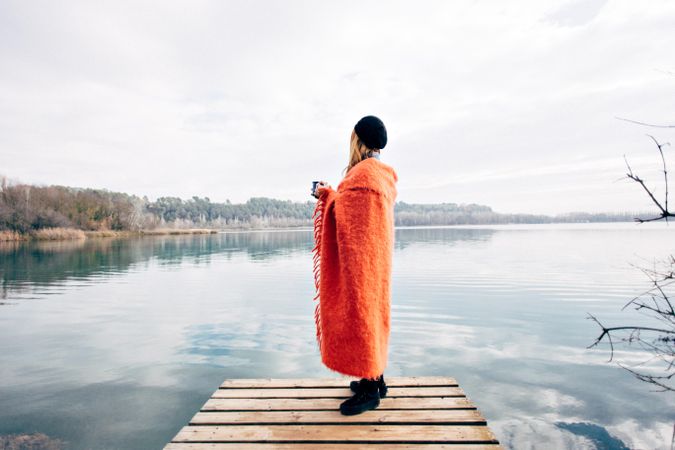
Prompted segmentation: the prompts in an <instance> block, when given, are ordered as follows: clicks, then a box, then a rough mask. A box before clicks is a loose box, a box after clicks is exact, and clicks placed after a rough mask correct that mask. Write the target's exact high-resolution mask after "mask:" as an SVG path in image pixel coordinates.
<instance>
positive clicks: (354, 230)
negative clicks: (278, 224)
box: [312, 116, 398, 415]
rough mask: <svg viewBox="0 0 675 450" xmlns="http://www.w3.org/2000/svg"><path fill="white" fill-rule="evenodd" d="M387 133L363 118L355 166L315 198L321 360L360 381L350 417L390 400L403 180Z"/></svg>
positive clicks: (348, 408)
mask: <svg viewBox="0 0 675 450" xmlns="http://www.w3.org/2000/svg"><path fill="white" fill-rule="evenodd" d="M386 143H387V130H386V128H385V127H384V124H383V123H382V121H381V120H380V119H378V118H377V117H375V116H366V117H363V118H362V119H361V120H359V121H358V123H357V124H356V125H355V126H354V130H352V136H351V146H350V152H349V165H348V166H347V167H346V168H345V169H346V172H347V173H346V175H345V176H344V178H343V180H342V181H341V182H340V184H339V185H338V188H337V191H336V190H334V189H333V188H332V187H331V186H329V185H328V184H327V183H326V182H325V181H321V182H319V183H318V184H317V187H316V189H315V192H314V193H313V195H314V196H315V197H316V198H318V199H319V201H318V202H317V204H316V207H315V209H314V214H313V215H312V218H313V219H314V239H315V244H316V245H315V246H314V248H313V249H312V251H313V252H316V253H315V254H314V276H315V280H314V281H315V286H316V289H317V291H318V292H317V294H316V297H315V300H318V303H317V305H316V309H315V313H314V317H315V321H316V330H317V331H316V336H317V341H318V343H319V349H320V351H321V360H322V362H323V363H324V364H325V365H326V367H328V368H329V369H331V370H333V371H335V372H338V373H341V374H343V375H348V376H354V377H360V378H361V380H360V381H358V382H357V381H352V383H351V384H350V387H351V389H352V390H353V391H354V392H355V394H354V396H353V397H352V398H350V399H348V400H346V401H345V402H343V403H342V404H341V405H340V411H341V412H342V414H345V415H353V414H360V413H362V412H364V411H367V410H369V409H374V408H377V406H378V405H379V404H380V398H381V397H384V396H385V395H386V390H387V387H386V384H385V382H384V368H385V366H386V364H387V349H388V343H389V327H390V284H391V268H392V256H393V250H394V203H395V200H396V194H397V192H396V182H397V181H398V177H397V175H396V172H395V171H394V169H393V168H392V167H390V166H389V165H387V164H385V163H383V162H382V161H380V150H381V149H383V148H384V146H385V145H386Z"/></svg>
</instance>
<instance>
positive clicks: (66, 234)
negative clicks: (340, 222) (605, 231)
mask: <svg viewBox="0 0 675 450" xmlns="http://www.w3.org/2000/svg"><path fill="white" fill-rule="evenodd" d="M629 223H630V224H634V225H635V226H636V227H645V224H639V223H636V222H633V221H607V222H546V223H496V224H448V225H396V226H395V229H440V228H475V229H494V228H500V229H521V228H530V227H534V228H538V226H542V225H544V226H549V227H550V226H551V225H560V226H564V227H570V228H574V227H576V226H594V225H599V224H604V225H611V224H616V225H618V224H629ZM312 230H313V228H312V227H311V226H298V227H266V228H265V227H263V228H246V227H241V228H232V229H226V228H225V229H213V228H157V229H152V230H133V231H132V230H97V231H90V230H79V229H77V228H45V229H40V230H34V231H31V232H29V233H17V232H13V231H0V242H30V241H69V240H78V239H90V238H130V237H142V236H178V235H183V236H184V235H204V234H220V233H255V232H283V231H312Z"/></svg>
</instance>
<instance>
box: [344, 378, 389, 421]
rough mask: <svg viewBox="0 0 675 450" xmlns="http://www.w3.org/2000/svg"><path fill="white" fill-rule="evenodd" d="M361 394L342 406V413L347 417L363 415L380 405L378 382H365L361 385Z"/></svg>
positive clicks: (358, 393) (346, 401) (356, 394)
mask: <svg viewBox="0 0 675 450" xmlns="http://www.w3.org/2000/svg"><path fill="white" fill-rule="evenodd" d="M359 384H360V386H359V392H357V393H355V394H354V396H353V397H352V398H350V399H347V400H345V401H344V402H342V404H340V412H341V413H342V414H343V415H345V416H353V415H355V414H361V413H362V412H364V411H368V410H369V409H375V408H377V407H378V406H379V405H380V391H379V389H378V381H375V380H365V381H363V382H361V383H359Z"/></svg>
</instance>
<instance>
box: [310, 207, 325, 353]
mask: <svg viewBox="0 0 675 450" xmlns="http://www.w3.org/2000/svg"><path fill="white" fill-rule="evenodd" d="M324 203H325V201H324V196H323V195H322V196H320V197H319V201H318V202H316V206H315V207H314V212H313V213H312V219H313V220H314V248H312V253H314V256H312V260H313V269H312V271H313V272H314V288H315V289H316V295H315V296H314V298H313V301H316V306H315V307H314V322H315V324H316V341H317V343H318V344H319V351H320V350H321V308H320V306H321V302H320V299H319V293H320V285H321V226H322V223H323V217H322V215H323V214H322V213H323V207H324Z"/></svg>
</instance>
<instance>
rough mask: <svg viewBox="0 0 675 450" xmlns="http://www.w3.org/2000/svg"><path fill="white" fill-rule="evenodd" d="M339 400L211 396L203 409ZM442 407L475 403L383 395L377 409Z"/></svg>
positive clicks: (295, 406)
mask: <svg viewBox="0 0 675 450" xmlns="http://www.w3.org/2000/svg"><path fill="white" fill-rule="evenodd" d="M342 401H343V400H342V399H333V398H279V399H275V398H270V399H267V398H212V399H209V400H207V401H206V403H205V404H204V406H203V407H202V411H246V410H258V411H273V410H304V411H309V410H317V409H329V410H330V409H338V408H339V407H340V403H342ZM444 408H447V409H457V408H474V406H473V404H472V403H471V402H470V401H469V400H468V399H467V398H466V397H420V398H410V397H397V398H389V397H386V398H383V399H382V400H381V401H380V406H378V409H379V410H386V409H444ZM364 414H365V413H364Z"/></svg>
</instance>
